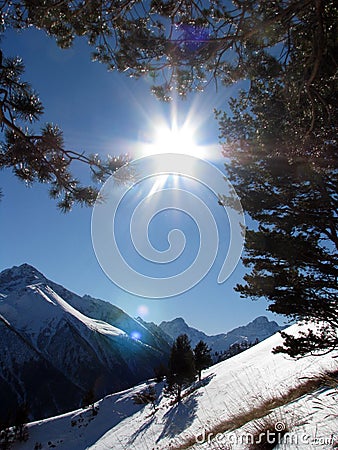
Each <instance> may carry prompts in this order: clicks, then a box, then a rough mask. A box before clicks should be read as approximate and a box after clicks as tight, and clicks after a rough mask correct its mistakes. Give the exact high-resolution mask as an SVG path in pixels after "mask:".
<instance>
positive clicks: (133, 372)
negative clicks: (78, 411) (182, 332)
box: [0, 264, 170, 418]
mask: <svg viewBox="0 0 338 450" xmlns="http://www.w3.org/2000/svg"><path fill="white" fill-rule="evenodd" d="M0 293H1V294H0V335H1V340H0V391H1V397H2V401H1V402H0V418H5V417H6V415H7V414H8V413H10V412H11V411H13V412H14V411H15V410H16V407H17V405H19V404H27V405H28V408H29V411H30V417H31V418H42V417H48V416H50V415H55V414H56V413H60V412H64V411H66V410H70V409H73V408H76V407H78V406H80V404H81V400H82V399H83V397H84V396H85V395H86V394H88V392H89V391H92V392H93V394H94V396H95V398H96V399H98V398H101V397H103V396H104V395H106V394H108V393H112V392H116V391H119V390H121V389H125V388H127V387H130V386H132V385H134V384H135V383H137V382H139V381H141V380H145V379H147V378H151V377H153V376H154V368H155V367H156V366H158V365H159V364H160V363H166V362H167V360H168V356H169V351H170V345H169V343H168V342H167V341H166V339H164V338H163V337H162V333H161V330H159V329H157V327H156V326H155V325H152V326H151V330H150V329H148V328H147V326H146V323H145V322H143V323H140V322H138V321H137V320H135V319H132V318H131V317H130V316H128V315H127V314H126V313H125V312H124V311H122V310H121V309H119V308H117V307H116V306H114V305H112V304H111V303H108V302H104V301H102V300H99V299H94V298H92V297H90V296H87V295H86V296H84V297H80V296H78V295H76V294H74V293H73V292H70V291H68V290H67V289H65V288H64V287H63V286H60V285H58V284H56V283H54V282H52V281H50V280H48V279H47V278H45V277H44V275H42V274H41V273H40V272H39V271H38V270H36V269H35V268H34V267H32V266H30V265H28V264H23V265H21V266H19V267H13V268H12V269H7V270H4V271H3V272H1V273H0ZM135 336H136V337H137V339H135Z"/></svg>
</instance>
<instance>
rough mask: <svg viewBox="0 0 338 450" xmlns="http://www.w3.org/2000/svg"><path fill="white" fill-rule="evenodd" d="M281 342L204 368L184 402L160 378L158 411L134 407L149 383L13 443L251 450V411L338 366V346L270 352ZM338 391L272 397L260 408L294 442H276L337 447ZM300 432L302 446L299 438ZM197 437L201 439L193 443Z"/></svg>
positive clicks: (49, 422) (94, 448)
mask: <svg viewBox="0 0 338 450" xmlns="http://www.w3.org/2000/svg"><path fill="white" fill-rule="evenodd" d="M287 331H288V333H297V331H298V327H297V326H296V325H294V326H292V327H290V328H289V329H288V330H287ZM280 344H281V337H280V335H279V334H276V335H274V336H272V337H270V338H268V339H266V340H265V341H264V342H261V343H259V344H258V345H256V346H254V347H252V348H250V349H249V350H247V351H246V352H244V353H241V354H240V355H237V356H235V357H233V358H231V359H228V360H226V361H223V362H221V363H219V364H217V365H215V366H213V367H211V368H209V369H207V370H205V371H204V372H203V380H202V383H200V384H198V383H196V384H195V386H194V389H190V392H189V391H187V390H186V391H185V393H184V394H185V395H184V397H183V399H182V401H181V403H179V404H177V403H172V402H171V401H170V399H168V398H167V397H164V396H163V394H162V389H163V383H159V384H157V385H156V390H157V395H158V398H157V411H156V413H155V414H154V413H153V412H152V407H151V405H147V406H142V405H135V404H134V402H133V396H134V395H135V393H137V392H139V391H141V390H142V389H144V387H145V386H146V385H145V384H143V385H140V386H136V387H135V388H132V389H130V390H128V391H124V392H121V393H118V394H113V395H110V396H107V397H106V398H104V399H103V400H101V401H100V402H98V403H97V404H96V407H97V414H96V415H95V416H93V414H92V412H91V410H89V409H87V410H78V411H74V412H72V413H68V414H65V415H63V416H59V417H55V418H50V419H46V420H44V421H39V422H36V423H32V424H30V425H29V435H30V438H29V440H28V441H27V442H26V443H17V444H15V445H14V447H13V448H14V450H28V449H31V448H33V447H34V444H36V443H38V444H41V446H42V448H43V449H45V448H46V449H47V448H51V446H53V448H56V449H60V450H71V449H77V450H84V449H91V450H101V449H104V448H111V449H114V450H124V449H128V450H147V449H156V450H167V449H169V448H170V449H172V450H174V449H176V450H178V449H182V448H196V450H197V449H202V450H204V449H220V448H222V449H227V448H232V449H237V450H245V449H247V448H249V446H248V445H245V443H247V441H246V440H243V439H246V438H248V436H250V432H251V433H252V432H253V430H255V427H257V426H259V425H258V424H257V422H256V425H254V423H253V422H252V417H251V418H250V416H249V415H248V412H249V411H253V410H256V411H259V410H260V409H259V408H262V405H264V402H265V401H267V400H269V399H272V398H274V397H276V398H279V397H280V396H281V395H283V394H284V393H285V392H287V391H289V390H290V389H294V388H295V387H296V386H298V385H299V383H301V382H302V381H304V380H307V379H309V378H311V377H314V376H318V375H320V374H322V373H323V372H324V371H326V370H333V369H335V370H337V362H336V359H334V358H333V357H334V356H335V357H337V356H338V352H336V353H335V354H330V355H329V354H328V355H322V356H312V357H308V358H303V359H300V360H291V359H290V358H288V357H285V356H284V355H282V354H277V355H275V354H272V352H271V350H272V349H273V348H274V347H276V346H277V345H280ZM334 395H337V393H336V391H334V390H332V389H330V388H326V389H324V388H322V389H320V390H317V391H314V392H313V393H309V394H306V395H304V393H303V395H302V396H301V397H299V398H298V399H297V398H294V399H293V401H292V402H289V401H288V402H286V403H285V405H284V406H280V407H279V408H278V409H274V408H275V407H274V406H272V403H271V402H270V406H269V408H268V409H267V410H265V411H264V410H263V409H261V414H263V415H264V414H270V416H271V417H272V419H271V420H272V424H273V427H274V426H279V427H280V426H284V425H285V426H286V424H287V426H288V429H289V430H290V431H289V437H290V433H292V436H293V441H292V442H293V444H292V443H291V444H286V445H285V446H283V445H282V444H281V446H280V447H276V448H279V449H282V448H284V449H295V448H297V449H302V450H308V449H316V450H318V449H326V450H328V449H332V448H333V442H334V440H333V439H334V435H335V433H336V432H337V430H338V408H337V404H336V401H335V397H334ZM319 405H321V406H322V409H321V408H319V407H318V406H319ZM241 417H242V418H243V417H246V419H245V420H246V425H245V426H242V425H243V423H241V421H240V420H239V418H241ZM245 420H244V423H245ZM229 421H231V423H232V429H231V431H226V429H227V428H228V429H229V425H227V428H226V426H225V425H223V429H222V423H223V424H227V423H229ZM242 422H243V421H242ZM236 424H237V425H236ZM281 424H282V425H281ZM236 426H237V427H239V428H236ZM208 430H209V431H210V430H214V431H213V433H214V436H211V435H210V434H208V432H209V431H208ZM215 430H216V431H215ZM250 430H251V431H250ZM273 430H274V428H273ZM216 433H218V434H216ZM208 436H209V440H210V437H211V438H213V440H211V443H208V442H207V441H208ZM297 436H298V438H297ZM216 437H217V439H216ZM337 437H338V436H337ZM296 438H297V443H298V444H299V445H295V444H294V442H296ZM305 438H306V439H305ZM197 440H198V441H199V443H198V444H196V445H194V443H195V442H196V441H197ZM202 441H203V442H202ZM189 442H190V445H188V443H189ZM320 442H321V443H322V444H320ZM312 444H313V445H312ZM192 446H193V447H192ZM255 448H261V447H259V446H256V447H255Z"/></svg>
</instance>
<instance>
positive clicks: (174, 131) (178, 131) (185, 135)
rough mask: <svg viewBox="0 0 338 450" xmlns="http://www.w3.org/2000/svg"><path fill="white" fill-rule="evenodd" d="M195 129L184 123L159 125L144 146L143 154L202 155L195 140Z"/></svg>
mask: <svg viewBox="0 0 338 450" xmlns="http://www.w3.org/2000/svg"><path fill="white" fill-rule="evenodd" d="M194 131H195V130H194V129H193V128H192V127H189V126H187V125H184V126H182V127H178V126H177V125H173V126H171V127H169V126H168V125H164V124H161V125H158V126H156V127H154V131H153V133H152V138H151V142H149V143H148V144H147V145H146V146H144V148H143V154H144V155H146V156H148V155H155V154H159V153H179V154H184V155H193V156H201V155H200V152H201V149H200V147H199V146H198V145H197V144H196V142H195V140H194V134H195V132H194Z"/></svg>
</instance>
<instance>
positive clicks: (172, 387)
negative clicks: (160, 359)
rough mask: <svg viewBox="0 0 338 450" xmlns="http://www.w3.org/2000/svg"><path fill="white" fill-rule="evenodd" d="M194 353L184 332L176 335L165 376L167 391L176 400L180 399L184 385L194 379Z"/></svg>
mask: <svg viewBox="0 0 338 450" xmlns="http://www.w3.org/2000/svg"><path fill="white" fill-rule="evenodd" d="M195 373H196V370H195V362H194V354H193V351H192V349H191V346H190V341H189V338H188V336H187V335H186V334H181V335H180V336H178V338H177V339H176V341H175V342H174V344H173V346H172V349H171V354H170V359H169V374H168V376H167V392H168V393H169V394H174V395H175V398H176V401H178V402H179V401H180V400H181V392H182V388H183V387H184V386H187V385H189V384H190V383H192V382H193V381H194V380H195Z"/></svg>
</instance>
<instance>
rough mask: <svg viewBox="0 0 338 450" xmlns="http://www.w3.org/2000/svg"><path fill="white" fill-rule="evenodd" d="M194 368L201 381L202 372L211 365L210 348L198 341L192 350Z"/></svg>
mask: <svg viewBox="0 0 338 450" xmlns="http://www.w3.org/2000/svg"><path fill="white" fill-rule="evenodd" d="M194 361H195V368H196V372H197V374H198V379H199V381H201V374H202V370H203V369H206V368H207V367H209V366H211V365H212V358H211V348H209V347H208V346H207V344H206V343H205V342H203V341H199V342H198V344H196V347H195V348H194Z"/></svg>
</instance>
